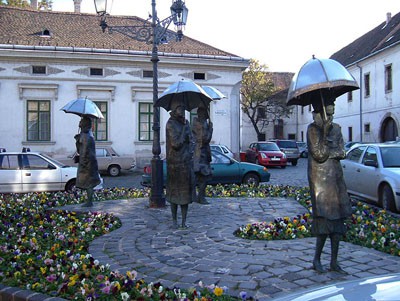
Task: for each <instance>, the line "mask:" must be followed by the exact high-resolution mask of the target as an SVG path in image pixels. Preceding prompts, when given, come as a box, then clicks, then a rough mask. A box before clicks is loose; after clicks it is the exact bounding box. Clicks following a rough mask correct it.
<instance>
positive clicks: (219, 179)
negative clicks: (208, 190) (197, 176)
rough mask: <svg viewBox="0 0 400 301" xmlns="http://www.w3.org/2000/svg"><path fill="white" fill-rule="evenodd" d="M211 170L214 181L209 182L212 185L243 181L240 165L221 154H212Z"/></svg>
mask: <svg viewBox="0 0 400 301" xmlns="http://www.w3.org/2000/svg"><path fill="white" fill-rule="evenodd" d="M211 170H212V180H211V181H209V183H210V184H218V183H221V184H229V183H240V181H241V176H240V174H239V172H240V170H239V164H237V163H236V162H235V161H233V160H231V159H230V158H229V157H227V156H225V155H223V154H221V153H218V152H213V153H212V160H211Z"/></svg>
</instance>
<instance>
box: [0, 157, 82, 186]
mask: <svg viewBox="0 0 400 301" xmlns="http://www.w3.org/2000/svg"><path fill="white" fill-rule="evenodd" d="M76 174H77V168H76V167H69V166H65V165H64V164H62V163H61V162H58V161H56V160H54V159H52V158H50V157H48V156H46V155H45V154H41V153H37V152H27V151H25V152H6V151H5V150H4V149H3V151H2V152H0V193H25V192H38V191H59V190H66V191H71V190H73V189H75V182H76Z"/></svg>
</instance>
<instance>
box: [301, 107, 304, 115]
mask: <svg viewBox="0 0 400 301" xmlns="http://www.w3.org/2000/svg"><path fill="white" fill-rule="evenodd" d="M300 110H301V111H300V112H301V115H304V107H303V106H301V109H300Z"/></svg>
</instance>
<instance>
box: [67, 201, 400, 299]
mask: <svg viewBox="0 0 400 301" xmlns="http://www.w3.org/2000/svg"><path fill="white" fill-rule="evenodd" d="M208 200H209V202H210V205H200V204H197V203H194V204H191V205H190V206H189V214H188V221H187V223H188V225H189V228H188V229H187V230H178V229H174V228H173V227H172V222H171V212H170V209H169V206H167V207H166V208H162V209H150V208H149V207H148V204H149V202H148V199H145V198H143V199H129V200H113V201H105V202H96V203H95V205H94V207H92V208H91V210H92V211H104V212H109V213H113V214H115V215H116V216H118V217H119V218H120V219H121V221H122V227H121V228H119V229H117V230H115V231H113V232H111V233H109V234H107V235H104V236H101V237H99V238H97V239H96V240H94V241H93V242H92V243H91V244H90V247H89V252H90V253H91V254H92V255H93V257H94V258H96V259H98V260H100V262H101V263H102V264H110V266H111V268H112V269H113V270H118V271H119V272H126V271H128V270H129V271H131V270H136V271H137V272H138V277H139V278H144V279H145V280H146V281H147V282H151V281H153V282H158V281H160V282H161V283H162V284H163V285H164V286H165V287H173V286H178V287H181V288H189V287H193V286H194V285H196V284H197V283H198V282H199V281H200V280H201V281H202V282H203V283H204V284H206V285H209V284H217V285H219V286H226V287H228V288H229V294H231V295H234V296H237V295H238V294H239V292H241V291H246V292H247V293H248V295H251V296H253V297H255V298H258V299H259V300H271V299H272V298H274V297H277V296H280V295H283V294H287V293H289V292H295V291H298V290H302V289H306V288H310V287H315V286H319V285H323V284H331V283H333V282H338V281H346V280H353V279H357V278H362V277H370V276H375V275H384V274H388V273H393V272H398V271H400V258H399V257H395V256H391V255H387V254H385V253H381V252H378V251H375V250H372V249H368V248H364V247H360V246H356V245H353V244H350V243H344V242H341V246H340V251H339V261H340V263H341V266H342V268H343V269H344V270H345V271H346V272H347V273H348V274H347V275H342V274H339V273H335V272H328V273H326V274H317V273H316V272H315V271H314V270H313V269H312V265H311V262H312V258H313V253H314V245H315V239H314V238H306V239H296V240H286V241H257V240H245V239H241V238H238V237H236V236H234V235H233V232H234V231H235V230H236V229H237V228H238V227H240V226H242V225H246V224H248V223H253V222H259V221H273V220H274V218H276V217H284V216H288V217H294V216H296V215H298V214H302V213H305V212H306V209H305V208H304V207H302V206H301V205H300V204H298V202H296V201H294V200H292V199H290V198H288V199H286V198H262V199H261V198H209V199H208ZM63 208H66V209H69V210H76V211H87V210H88V209H87V208H83V207H81V206H80V205H68V206H65V207H63ZM178 213H179V211H178ZM324 251H325V252H324V254H323V256H322V263H323V264H324V266H328V265H329V260H330V253H329V252H330V245H329V242H327V244H326V246H325V250H324Z"/></svg>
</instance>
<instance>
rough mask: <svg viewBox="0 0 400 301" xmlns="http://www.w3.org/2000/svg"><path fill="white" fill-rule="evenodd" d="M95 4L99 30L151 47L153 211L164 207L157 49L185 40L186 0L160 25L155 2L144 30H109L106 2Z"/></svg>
mask: <svg viewBox="0 0 400 301" xmlns="http://www.w3.org/2000/svg"><path fill="white" fill-rule="evenodd" d="M94 4H95V7H96V12H97V14H98V15H99V16H100V17H101V20H100V26H101V28H102V29H103V32H104V31H105V30H106V28H108V30H109V32H110V33H112V32H113V31H116V32H119V33H122V34H124V35H126V36H128V37H130V38H132V39H135V40H137V41H143V42H147V43H149V42H151V43H152V52H151V60H150V61H151V62H152V63H153V147H152V153H153V157H152V159H151V168H152V185H151V196H150V207H151V208H160V207H164V206H165V198H164V193H163V189H164V188H163V163H162V160H161V157H160V154H161V145H160V108H159V107H156V106H154V105H155V103H156V101H157V99H158V61H159V58H158V45H159V44H160V43H165V42H167V41H169V40H171V39H172V38H173V37H175V38H176V40H178V41H181V40H182V37H183V34H182V28H183V26H184V25H186V20H187V15H188V9H187V8H186V6H185V1H184V0H173V3H172V5H171V15H170V16H169V17H168V18H166V19H164V20H161V21H160V20H159V19H158V17H157V10H156V0H152V1H151V6H152V14H151V26H149V25H148V24H147V23H146V24H143V25H141V26H110V25H108V24H107V22H106V17H107V8H108V6H107V0H94ZM171 22H174V24H175V26H176V33H175V34H172V33H171V32H168V27H169V25H170V24H171Z"/></svg>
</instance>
